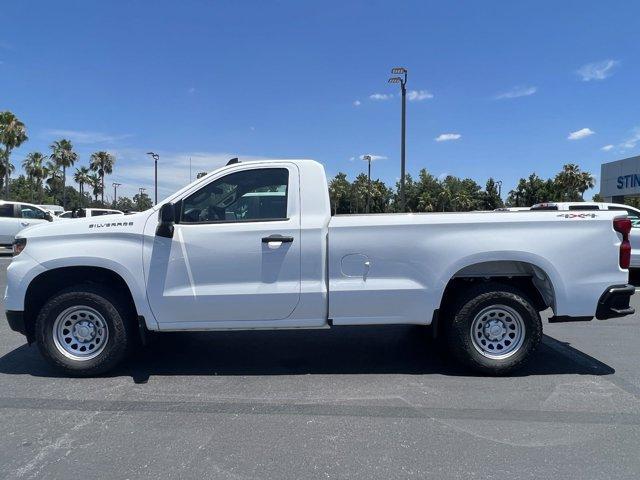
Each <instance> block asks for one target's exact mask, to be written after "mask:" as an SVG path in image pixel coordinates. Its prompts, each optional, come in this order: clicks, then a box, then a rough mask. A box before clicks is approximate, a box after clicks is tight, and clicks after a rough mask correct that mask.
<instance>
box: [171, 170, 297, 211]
mask: <svg viewBox="0 0 640 480" xmlns="http://www.w3.org/2000/svg"><path fill="white" fill-rule="evenodd" d="M288 185H289V171H288V170H287V169H286V168H259V169H254V170H244V171H241V172H235V173H230V174H229V175H226V176H224V177H222V178H219V179H218V180H216V181H214V182H211V183H210V184H208V185H206V186H205V187H203V188H201V189H200V190H198V191H197V192H195V193H193V194H191V195H190V196H189V197H187V198H185V199H184V200H183V201H182V212H181V215H180V222H181V223H209V222H250V221H260V220H283V219H286V218H287V191H288Z"/></svg>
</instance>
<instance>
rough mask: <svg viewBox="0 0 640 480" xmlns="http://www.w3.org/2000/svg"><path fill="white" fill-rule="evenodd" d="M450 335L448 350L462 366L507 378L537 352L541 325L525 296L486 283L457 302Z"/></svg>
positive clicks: (495, 284)
mask: <svg viewBox="0 0 640 480" xmlns="http://www.w3.org/2000/svg"><path fill="white" fill-rule="evenodd" d="M447 331H448V346H449V349H450V351H451V352H452V353H453V355H454V357H455V358H456V359H457V360H458V361H459V362H460V363H462V364H464V365H466V366H468V367H470V368H472V369H474V370H476V371H478V372H481V373H484V374H490V375H504V374H507V373H509V372H511V371H513V370H515V369H517V368H519V367H521V366H522V365H523V364H524V363H525V362H526V361H527V360H528V358H529V357H530V356H531V354H532V353H533V352H534V351H535V349H536V348H537V346H538V345H539V344H540V340H541V338H542V322H541V320H540V315H539V313H538V312H537V310H536V309H535V307H534V306H533V303H532V302H531V301H530V300H529V299H528V298H527V297H526V295H524V293H522V292H521V291H519V290H517V289H515V288H513V287H510V286H508V285H501V284H497V283H486V284H481V285H479V286H477V287H475V288H472V289H471V290H469V291H468V292H467V293H466V295H464V297H463V298H462V299H461V300H460V302H458V304H457V306H456V307H455V308H454V312H453V314H452V317H451V323H450V325H449V328H448V329H447Z"/></svg>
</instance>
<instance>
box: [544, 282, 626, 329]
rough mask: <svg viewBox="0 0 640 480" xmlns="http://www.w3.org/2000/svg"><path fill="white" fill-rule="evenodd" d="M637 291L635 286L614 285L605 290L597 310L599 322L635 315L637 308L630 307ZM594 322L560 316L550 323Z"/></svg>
mask: <svg viewBox="0 0 640 480" xmlns="http://www.w3.org/2000/svg"><path fill="white" fill-rule="evenodd" d="M635 291H636V287H634V286H633V285H614V286H612V287H609V288H607V289H606V290H605V292H604V293H603V294H602V295H601V296H600V300H598V307H597V308H596V318H597V319H598V320H607V319H609V318H617V317H624V316H627V315H632V314H634V313H635V311H636V310H635V308H633V307H631V306H630V305H629V303H630V301H631V295H633V294H634V293H635ZM590 320H593V317H570V316H566V315H563V316H558V317H551V318H550V319H549V323H564V322H588V321H590Z"/></svg>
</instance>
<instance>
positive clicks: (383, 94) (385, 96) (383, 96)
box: [369, 93, 393, 101]
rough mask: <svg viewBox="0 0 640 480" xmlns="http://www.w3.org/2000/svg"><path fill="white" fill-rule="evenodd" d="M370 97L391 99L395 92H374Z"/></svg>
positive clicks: (373, 98)
mask: <svg viewBox="0 0 640 480" xmlns="http://www.w3.org/2000/svg"><path fill="white" fill-rule="evenodd" d="M369 98H370V99H371V100H381V101H384V100H391V99H392V98H393V94H392V93H374V94H372V95H369Z"/></svg>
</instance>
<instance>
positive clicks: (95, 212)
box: [60, 208, 124, 218]
mask: <svg viewBox="0 0 640 480" xmlns="http://www.w3.org/2000/svg"><path fill="white" fill-rule="evenodd" d="M102 215H124V212H121V211H120V210H113V209H111V208H79V209H78V210H67V211H66V212H64V213H61V214H60V218H86V217H100V216H102Z"/></svg>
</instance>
